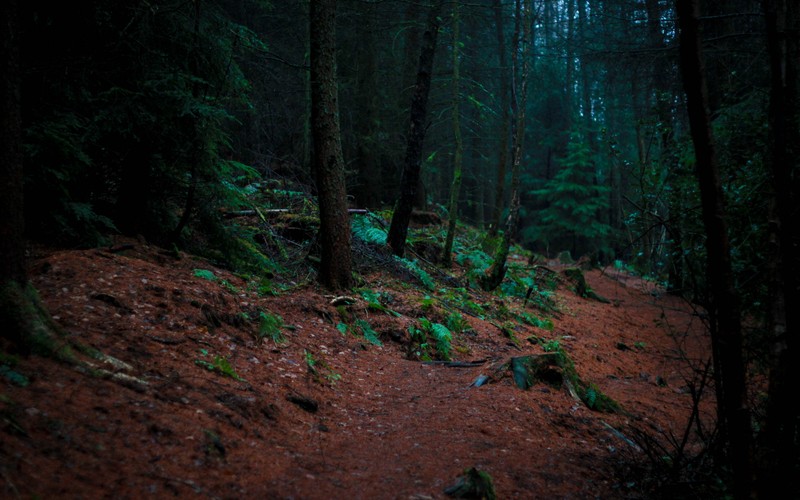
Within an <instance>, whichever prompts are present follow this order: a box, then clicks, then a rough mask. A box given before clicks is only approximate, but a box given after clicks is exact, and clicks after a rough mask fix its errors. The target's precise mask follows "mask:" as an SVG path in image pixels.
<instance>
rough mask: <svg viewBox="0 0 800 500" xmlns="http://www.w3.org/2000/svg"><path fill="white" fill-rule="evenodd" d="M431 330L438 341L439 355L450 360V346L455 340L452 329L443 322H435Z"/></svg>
mask: <svg viewBox="0 0 800 500" xmlns="http://www.w3.org/2000/svg"><path fill="white" fill-rule="evenodd" d="M430 332H431V336H432V337H433V339H434V340H435V341H436V350H437V351H439V355H440V356H441V357H442V359H445V360H449V359H450V347H451V342H452V340H453V335H452V334H451V333H450V330H448V329H447V327H446V326H444V325H443V324H441V323H433V324H432V325H431V329H430Z"/></svg>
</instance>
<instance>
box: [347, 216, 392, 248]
mask: <svg viewBox="0 0 800 500" xmlns="http://www.w3.org/2000/svg"><path fill="white" fill-rule="evenodd" d="M350 225H351V228H352V231H353V236H354V237H355V238H358V239H360V240H361V241H363V242H365V243H371V244H373V245H385V244H386V235H387V234H386V231H385V230H384V229H383V227H381V226H379V225H378V224H377V223H376V222H375V220H374V219H373V218H372V217H367V216H355V217H353V219H352V221H351V224H350Z"/></svg>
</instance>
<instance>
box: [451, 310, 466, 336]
mask: <svg viewBox="0 0 800 500" xmlns="http://www.w3.org/2000/svg"><path fill="white" fill-rule="evenodd" d="M445 324H446V325H447V328H448V329H449V330H450V331H452V332H453V333H456V334H458V333H463V332H466V331H468V330H470V329H471V328H472V327H470V325H469V322H468V321H467V320H466V319H464V315H462V314H461V313H459V312H453V313H450V314H449V315H447V318H446V319H445Z"/></svg>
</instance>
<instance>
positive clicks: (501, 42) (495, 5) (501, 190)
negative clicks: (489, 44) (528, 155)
mask: <svg viewBox="0 0 800 500" xmlns="http://www.w3.org/2000/svg"><path fill="white" fill-rule="evenodd" d="M492 10H493V11H494V21H495V28H496V33H497V50H498V59H499V62H500V107H501V108H502V113H501V116H502V124H501V125H500V147H499V155H498V158H497V181H496V182H497V183H496V184H495V190H494V206H493V207H492V219H491V221H490V222H489V236H491V237H492V238H494V237H495V236H497V233H498V232H499V230H500V219H501V218H502V216H503V205H504V203H503V200H504V198H505V188H506V185H505V183H506V166H507V165H508V134H509V129H510V128H511V113H510V112H509V106H510V105H509V102H508V87H509V83H508V67H507V64H506V42H505V30H504V28H503V7H502V5H501V3H500V0H494V1H493V2H492Z"/></svg>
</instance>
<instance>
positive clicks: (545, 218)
mask: <svg viewBox="0 0 800 500" xmlns="http://www.w3.org/2000/svg"><path fill="white" fill-rule="evenodd" d="M590 153H591V151H590V149H589V146H588V144H587V143H586V139H585V138H584V137H582V136H581V135H580V134H578V133H577V132H575V133H573V137H572V138H571V140H570V142H569V144H567V154H566V156H565V157H564V158H562V159H561V160H560V161H559V164H560V165H559V166H560V169H559V171H558V173H556V175H555V176H554V177H553V178H552V179H550V180H548V181H546V182H545V183H544V186H543V187H542V188H541V189H537V190H535V191H534V192H533V194H534V196H535V197H536V198H537V199H539V200H542V201H545V202H547V203H548V206H547V207H546V208H544V209H543V210H542V211H541V212H539V217H540V221H539V224H536V225H535V226H534V229H533V231H532V232H534V236H533V238H532V239H534V240H538V241H543V242H544V243H545V245H546V247H548V248H550V247H552V246H556V248H559V249H567V248H568V249H570V251H571V252H572V255H574V256H579V255H582V254H585V253H587V252H589V251H592V250H599V249H601V248H603V247H605V245H606V243H605V239H606V238H607V237H608V235H609V233H610V232H611V228H610V226H608V224H604V223H603V222H601V220H600V217H599V215H600V213H601V211H602V210H603V209H605V208H606V206H607V203H608V197H607V196H606V195H607V191H608V189H607V188H605V187H603V186H598V185H597V184H596V183H595V182H594V169H593V167H594V165H593V164H592V162H591V158H590V157H589V155H590ZM553 244H555V245H553Z"/></svg>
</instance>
